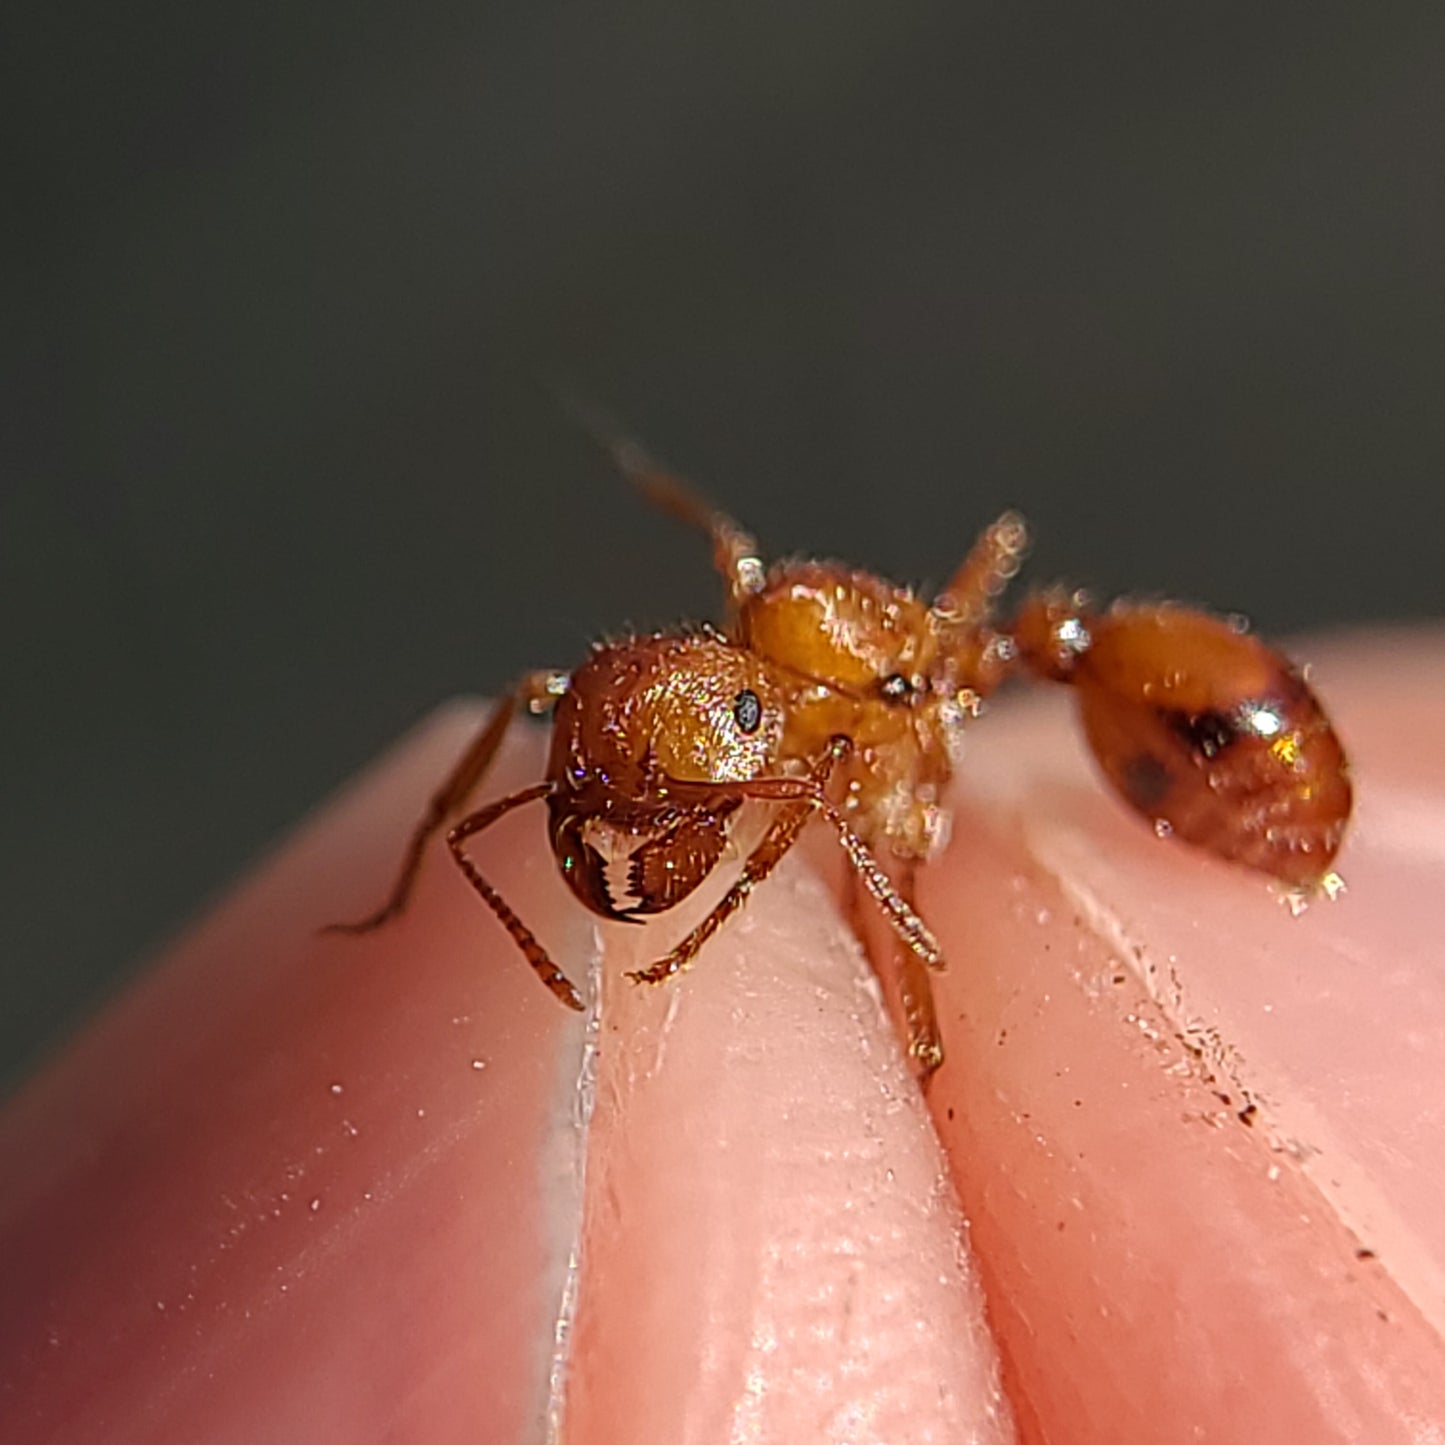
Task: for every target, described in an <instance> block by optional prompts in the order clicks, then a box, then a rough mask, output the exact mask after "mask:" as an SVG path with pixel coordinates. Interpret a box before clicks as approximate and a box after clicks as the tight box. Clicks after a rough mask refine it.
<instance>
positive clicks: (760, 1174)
mask: <svg viewBox="0 0 1445 1445" xmlns="http://www.w3.org/2000/svg"><path fill="white" fill-rule="evenodd" d="M669 919H670V921H669V923H668V932H669V936H670V933H671V931H672V930H673V929H674V928H675V929H679V930H680V929H682V928H685V927H686V926H687V925H688V923H689V921H690V919H689V918H688V917H687V916H685V910H678V911H677V914H676V915H670V916H669ZM691 921H695V920H691ZM607 932H608V938H607V957H606V965H605V970H604V974H603V982H602V1012H601V1027H600V1033H599V1038H598V1054H597V1060H596V1076H595V1099H596V1104H595V1108H594V1111H593V1114H592V1118H591V1123H590V1127H589V1130H588V1158H587V1188H586V1201H587V1202H586V1209H585V1216H584V1229H583V1241H582V1258H583V1261H584V1271H583V1280H582V1289H581V1294H580V1297H579V1302H578V1317H577V1320H576V1323H575V1329H574V1333H573V1353H572V1362H571V1370H570V1384H569V1390H568V1395H567V1421H568V1427H569V1432H572V1431H575V1432H576V1434H575V1437H574V1438H577V1439H585V1440H588V1441H608V1440H627V1441H638V1440H648V1441H651V1440H657V1441H664V1440H665V1441H697V1442H708V1441H714V1440H723V1439H743V1438H746V1439H759V1440H789V1441H796V1442H799V1445H804V1442H808V1441H819V1442H822V1441H831V1440H834V1439H837V1438H854V1437H855V1436H856V1437H857V1438H862V1437H863V1436H864V1435H866V1436H867V1438H870V1439H873V1438H877V1439H887V1440H890V1441H899V1442H903V1441H924V1440H945V1439H947V1440H979V1441H983V1440H1004V1439H1007V1438H1010V1432H1009V1424H1008V1415H1007V1410H1006V1407H1005V1405H1004V1403H1003V1399H1002V1396H1001V1393H1000V1389H999V1382H998V1375H997V1366H996V1361H995V1357H994V1354H993V1349H992V1344H991V1341H990V1339H989V1336H988V1332H987V1329H986V1327H985V1324H984V1321H983V1316H982V1312H981V1308H980V1300H979V1295H978V1291H977V1285H976V1281H975V1279H974V1277H973V1273H972V1269H971V1266H970V1264H969V1262H968V1258H967V1253H966V1250H965V1248H964V1244H963V1241H964V1239H965V1237H966V1236H965V1231H964V1226H963V1224H962V1221H961V1219H960V1217H959V1215H958V1213H957V1210H956V1206H955V1204H954V1202H953V1197H952V1191H951V1189H950V1188H949V1187H948V1185H947V1183H946V1180H945V1178H944V1176H943V1164H942V1159H941V1155H940V1153H939V1151H938V1146H937V1141H936V1139H935V1138H934V1136H933V1133H932V1131H931V1128H930V1127H929V1125H928V1122H927V1119H926V1115H925V1113H924V1111H923V1109H922V1107H921V1104H920V1101H919V1098H918V1095H917V1092H916V1089H915V1088H914V1086H913V1084H912V1082H911V1081H910V1079H909V1078H908V1077H907V1074H906V1072H905V1069H904V1066H903V1063H902V1058H901V1053H900V1050H899V1049H898V1047H897V1044H896V1042H895V1040H894V1039H893V1037H892V1035H891V1032H890V1027H889V1025H888V1023H887V1020H886V1018H885V1017H884V1014H883V1012H882V1009H881V1006H880V1003H879V999H878V996H877V992H876V989H875V987H874V986H873V983H872V980H871V975H870V974H869V972H868V970H867V968H866V965H865V964H864V962H863V960H862V958H861V955H860V954H859V951H858V949H857V946H856V944H855V943H854V942H853V941H852V940H851V938H850V937H849V935H848V934H847V933H846V931H845V930H844V929H843V928H842V925H841V923H840V921H839V920H838V917H837V914H836V911H835V909H834V907H833V905H832V903H831V901H830V899H829V898H828V896H827V894H826V892H825V891H824V889H823V887H822V885H821V884H820V883H819V882H818V880H817V879H816V878H815V877H814V875H812V874H811V873H810V872H809V871H808V870H807V868H806V867H805V866H803V865H802V864H801V862H799V863H798V864H797V865H796V866H791V865H790V864H785V865H784V866H783V867H782V868H780V869H779V870H778V872H777V873H776V874H775V875H774V876H773V877H772V878H771V879H769V881H768V883H767V885H766V886H765V887H763V888H760V889H758V891H757V892H756V894H755V895H754V897H753V898H752V900H751V902H750V903H749V905H748V908H747V909H746V911H745V912H744V913H743V915H742V916H741V917H740V918H739V919H737V920H735V921H734V922H733V923H731V924H729V925H728V927H727V928H725V929H723V930H722V931H721V932H720V933H719V934H718V935H717V937H716V938H714V939H713V940H712V941H710V942H709V944H708V946H707V948H706V950H705V952H704V955H703V956H701V957H699V958H698V960H697V961H696V964H695V966H694V967H693V968H692V969H691V970H690V971H689V972H688V973H686V974H684V975H683V976H681V977H680V978H677V979H674V980H670V981H668V982H665V983H663V984H661V985H657V986H648V985H641V986H635V985H633V984H632V983H631V982H629V981H628V980H627V979H626V978H625V977H624V970H625V969H626V968H627V967H634V968H635V967H636V966H637V965H639V964H644V963H645V962H647V961H648V958H649V957H651V955H652V954H653V953H654V952H655V951H656V950H657V948H658V946H659V945H658V941H657V940H658V935H659V934H660V933H662V932H663V930H662V929H661V928H657V929H649V930H648V931H647V933H646V934H643V935H642V936H641V937H640V938H639V937H638V936H637V934H636V933H634V932H632V931H628V932H626V933H624V932H623V931H622V930H616V929H614V930H608V931H607ZM644 949H645V950H647V953H646V954H644V953H643V952H641V951H640V950H644ZM845 1431H846V1432H847V1433H846V1434H844V1433H842V1432H845Z"/></svg>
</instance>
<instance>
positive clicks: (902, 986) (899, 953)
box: [893, 858, 943, 1085]
mask: <svg viewBox="0 0 1445 1445" xmlns="http://www.w3.org/2000/svg"><path fill="white" fill-rule="evenodd" d="M917 873H918V866H917V864H916V863H915V862H914V860H913V859H911V858H910V859H907V860H905V861H904V863H903V878H902V881H901V883H900V884H899V890H898V891H899V892H900V893H901V894H902V896H903V899H904V901H905V902H906V903H907V904H908V906H909V907H910V908H912V907H913V906H914V900H915V899H916V898H917V896H918V890H917ZM893 956H894V959H895V961H896V964H897V969H898V999H899V1002H900V1004H901V1005H902V1007H903V1023H904V1027H905V1029H906V1030H907V1034H908V1057H909V1058H910V1059H911V1060H912V1061H913V1065H914V1067H915V1068H916V1069H917V1071H918V1077H919V1080H920V1082H922V1083H923V1084H925V1085H926V1084H927V1083H928V1081H929V1079H931V1078H932V1077H933V1075H934V1073H935V1072H936V1071H937V1069H938V1067H939V1065H940V1064H942V1063H943V1034H942V1032H941V1030H940V1029H939V1027H938V1011H937V1009H936V1008H935V1006H934V1002H933V984H932V981H931V980H930V979H929V976H928V970H927V969H926V968H925V967H924V966H923V961H922V959H921V958H919V956H918V954H916V953H915V952H914V951H913V950H912V949H911V948H895V949H894V951H893Z"/></svg>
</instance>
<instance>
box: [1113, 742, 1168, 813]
mask: <svg viewBox="0 0 1445 1445" xmlns="http://www.w3.org/2000/svg"><path fill="white" fill-rule="evenodd" d="M1122 782H1123V785H1124V796H1125V797H1126V798H1128V800H1129V801H1130V802H1131V803H1132V804H1133V805H1134V806H1135V807H1136V808H1137V809H1138V810H1139V811H1140V812H1141V813H1144V814H1149V813H1152V812H1153V811H1154V810H1155V809H1156V808H1157V807H1158V806H1159V805H1160V804H1161V803H1162V802H1163V801H1164V800H1165V798H1167V797H1168V796H1169V789H1170V786H1171V782H1172V780H1171V779H1170V776H1169V769H1168V768H1166V767H1165V766H1164V764H1163V763H1161V762H1160V761H1159V759H1158V758H1156V757H1154V755H1153V754H1152V753H1139V754H1138V755H1136V756H1135V757H1132V758H1130V759H1129V761H1128V762H1127V763H1125V764H1124V775H1123V778H1122Z"/></svg>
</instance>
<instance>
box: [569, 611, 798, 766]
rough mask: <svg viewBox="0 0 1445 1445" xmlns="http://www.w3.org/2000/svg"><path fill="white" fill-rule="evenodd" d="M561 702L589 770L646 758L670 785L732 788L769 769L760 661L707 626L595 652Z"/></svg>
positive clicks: (769, 710) (770, 719) (769, 724)
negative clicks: (578, 727) (574, 719)
mask: <svg viewBox="0 0 1445 1445" xmlns="http://www.w3.org/2000/svg"><path fill="white" fill-rule="evenodd" d="M569 696H571V697H572V698H574V699H575V704H574V705H576V706H577V707H578V716H579V718H581V717H583V716H585V717H586V719H587V721H586V723H585V726H584V729H583V730H584V733H585V736H584V737H583V739H582V742H583V748H582V751H583V753H584V754H585V755H586V757H587V758H588V760H589V762H590V763H592V764H594V765H596V766H597V768H598V770H599V771H603V772H605V771H606V770H607V768H608V767H609V766H614V767H615V766H619V765H620V766H623V767H626V766H629V765H642V764H644V763H647V762H650V763H651V765H653V766H655V767H656V768H657V769H658V770H659V771H661V772H662V773H664V774H666V775H667V776H668V777H669V778H673V779H675V780H676V781H678V782H695V783H709V782H742V781H745V780H747V779H750V778H756V777H758V776H759V775H760V774H762V773H764V772H768V771H770V770H772V769H774V768H775V767H776V765H777V761H778V749H779V744H780V743H781V741H782V736H783V699H782V695H781V692H780V689H779V687H778V684H777V682H776V681H775V679H774V678H773V676H772V674H771V672H770V670H769V669H768V667H767V664H766V663H765V662H763V661H762V659H760V658H759V657H757V656H756V655H755V654H753V653H751V652H749V651H748V650H746V649H745V648H741V647H738V646H735V645H734V644H732V643H730V642H727V641H726V640H725V639H723V638H722V637H721V636H719V635H718V634H717V633H715V632H713V631H711V630H710V629H708V630H703V629H698V630H696V631H688V632H683V633H671V634H656V635H653V636H650V637H638V638H633V639H630V640H629V641H626V642H620V643H613V644H610V645H608V646H606V647H602V648H599V649H598V650H597V651H596V652H594V653H593V654H592V656H591V657H590V658H589V659H588V660H587V662H586V663H584V664H583V665H582V667H580V668H579V669H578V670H577V672H576V673H575V674H574V675H573V678H572V684H571V688H570V690H569Z"/></svg>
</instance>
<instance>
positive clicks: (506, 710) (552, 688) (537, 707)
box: [321, 672, 566, 933]
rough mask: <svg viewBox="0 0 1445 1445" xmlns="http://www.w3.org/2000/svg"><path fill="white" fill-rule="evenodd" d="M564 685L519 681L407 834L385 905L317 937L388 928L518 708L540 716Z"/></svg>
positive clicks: (550, 680) (534, 678)
mask: <svg viewBox="0 0 1445 1445" xmlns="http://www.w3.org/2000/svg"><path fill="white" fill-rule="evenodd" d="M565 686H566V675H565V674H564V673H557V672H533V673H528V674H527V676H526V677H524V678H523V679H522V681H521V682H519V683H518V684H517V685H516V686H515V687H514V688H513V689H512V691H511V692H510V693H508V694H507V696H506V697H504V698H503V699H502V700H501V702H499V703H498V704H497V706H496V707H495V708H494V709H493V711H492V715H491V716H490V717H489V718H488V719H487V721H486V723H485V725H484V726H483V728H482V730H481V731H480V732H479V733H478V734H477V735H476V737H475V738H473V739H472V741H471V742H470V743H469V744H468V745H467V750H466V752H464V753H463V754H462V755H461V757H460V758H459V759H458V760H457V762H456V764H455V765H454V766H453V768H452V770H451V772H450V773H448V774H447V776H446V778H445V779H444V780H443V782H442V785H441V787H440V788H438V789H437V791H436V792H435V793H434V794H432V797H431V801H430V802H428V804H427V807H426V812H425V813H423V814H422V817H421V821H420V822H419V823H417V825H416V827H415V828H413V829H412V834H411V837H410V839H409V840H408V841H407V845H406V851H405V852H404V853H403V854H402V859H401V867H400V869H399V870H398V872H397V876H396V882H395V883H393V884H392V887H391V892H390V893H389V894H388V895H387V897H386V901H385V902H384V903H382V905H381V907H380V908H378V909H377V910H376V911H375V912H374V913H369V914H368V915H367V916H366V917H365V918H359V919H357V920H356V921H355V922H354V923H328V924H327V925H326V926H325V928H323V929H322V930H321V931H322V932H323V933H370V932H371V930H372V929H374V928H380V927H381V926H382V924H384V923H389V922H390V921H391V920H392V919H393V918H395V917H396V916H397V915H398V914H399V913H401V912H402V910H403V909H405V907H406V905H407V904H408V902H410V900H411V895H412V890H413V889H414V888H415V886H416V879H417V874H418V873H419V872H420V871H421V861H422V857H423V855H424V854H425V852H426V845H427V843H428V842H429V841H430V839H431V837H432V835H433V834H434V833H436V832H437V831H438V830H439V829H440V828H441V827H442V825H443V824H444V823H445V822H446V820H447V818H448V817H449V816H450V815H451V814H452V813H454V812H455V811H456V810H457V809H458V808H459V807H461V805H462V804H463V803H464V802H465V801H466V800H467V797H468V795H469V794H470V793H471V792H472V791H473V790H474V789H475V788H476V787H477V785H478V784H479V783H480V782H481V780H482V778H483V777H484V776H485V775H486V771H487V769H488V768H489V767H491V765H492V760H493V759H494V758H495V757H496V755H497V749H498V748H499V747H500V746H501V744H502V738H503V736H504V735H505V733H506V731H507V724H508V723H510V722H511V720H512V716H513V714H514V713H515V712H516V710H517V705H518V704H519V703H525V704H526V706H527V709H528V711H529V712H533V713H535V712H540V711H541V710H542V709H543V708H544V707H546V706H549V705H550V704H551V703H552V702H555V701H556V699H557V697H558V695H559V694H560V692H561V691H562V690H563V689H564V688H565Z"/></svg>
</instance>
